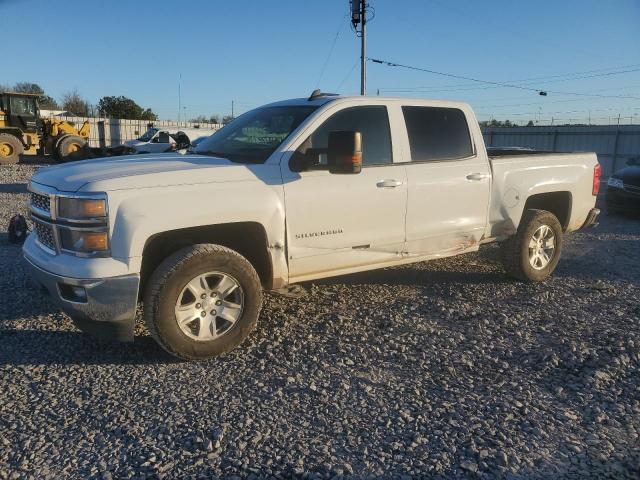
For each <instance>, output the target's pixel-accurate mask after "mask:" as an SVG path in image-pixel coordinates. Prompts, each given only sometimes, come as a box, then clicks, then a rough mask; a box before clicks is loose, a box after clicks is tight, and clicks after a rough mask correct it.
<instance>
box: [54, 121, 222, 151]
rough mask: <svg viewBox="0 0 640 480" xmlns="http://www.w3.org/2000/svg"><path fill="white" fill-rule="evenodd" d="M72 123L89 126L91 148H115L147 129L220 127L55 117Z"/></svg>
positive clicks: (217, 127)
mask: <svg viewBox="0 0 640 480" xmlns="http://www.w3.org/2000/svg"><path fill="white" fill-rule="evenodd" d="M56 118H57V119H60V120H66V121H68V122H71V123H73V124H74V125H75V126H76V128H80V127H81V126H82V124H83V123H84V122H85V121H88V122H89V124H90V125H91V131H90V133H89V145H90V146H91V147H115V146H116V145H121V144H122V143H124V142H126V141H127V140H133V139H135V138H138V137H139V136H140V135H142V134H143V133H144V132H146V131H147V130H148V129H149V127H156V128H163V127H169V128H203V129H211V130H218V129H219V128H221V127H222V125H220V124H217V123H193V122H174V121H168V120H162V121H158V120H156V121H150V120H125V119H119V118H95V117H56Z"/></svg>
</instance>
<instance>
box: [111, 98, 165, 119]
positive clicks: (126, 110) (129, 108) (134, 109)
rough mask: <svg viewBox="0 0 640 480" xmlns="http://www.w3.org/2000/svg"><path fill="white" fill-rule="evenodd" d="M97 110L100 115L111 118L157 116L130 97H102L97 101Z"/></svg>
mask: <svg viewBox="0 0 640 480" xmlns="http://www.w3.org/2000/svg"><path fill="white" fill-rule="evenodd" d="M98 111H99V112H100V114H102V115H106V116H108V117H113V118H128V119H131V120H157V119H158V116H157V115H156V114H155V113H153V112H152V111H151V109H150V108H147V109H143V108H142V107H141V106H140V105H138V104H137V103H136V102H134V101H133V100H131V99H130V98H127V97H123V96H119V97H113V96H112V97H102V98H101V99H100V101H99V102H98Z"/></svg>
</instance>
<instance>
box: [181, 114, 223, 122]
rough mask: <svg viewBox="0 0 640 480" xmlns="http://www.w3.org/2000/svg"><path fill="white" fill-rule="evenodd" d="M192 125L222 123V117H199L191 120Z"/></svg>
mask: <svg viewBox="0 0 640 480" xmlns="http://www.w3.org/2000/svg"><path fill="white" fill-rule="evenodd" d="M189 121H190V122H192V123H220V117H218V116H217V115H211V116H210V117H208V118H207V116H206V115H198V116H197V117H195V118H192V119H191V120H189Z"/></svg>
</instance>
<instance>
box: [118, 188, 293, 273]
mask: <svg viewBox="0 0 640 480" xmlns="http://www.w3.org/2000/svg"><path fill="white" fill-rule="evenodd" d="M108 195H109V210H110V221H111V223H112V225H111V232H112V234H111V252H112V256H113V257H116V258H122V259H128V262H129V263H130V268H131V270H132V271H135V272H139V271H140V267H141V259H142V253H143V250H144V246H145V244H146V242H147V240H148V239H150V238H151V237H153V236H154V235H157V234H159V233H163V232H167V231H171V230H179V229H184V228H191V227H201V226H210V225H220V224H228V223H237V222H255V223H259V224H261V225H262V226H263V227H264V229H265V232H266V234H267V241H268V245H269V247H275V248H269V251H270V254H271V256H272V258H271V260H272V264H273V270H274V275H279V278H287V277H286V275H283V271H282V270H283V269H284V270H286V256H285V254H284V248H277V246H284V244H285V222H284V218H285V211H284V202H283V190H282V185H277V184H273V185H269V184H266V183H264V182H262V181H259V180H255V181H253V180H248V181H242V182H226V183H225V182H220V183H208V184H195V185H176V186H168V187H157V188H144V189H139V190H124V191H114V192H109V194H108Z"/></svg>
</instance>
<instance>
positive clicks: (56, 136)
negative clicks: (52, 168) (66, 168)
mask: <svg viewBox="0 0 640 480" xmlns="http://www.w3.org/2000/svg"><path fill="white" fill-rule="evenodd" d="M90 128H91V127H90V125H89V122H84V123H83V124H82V127H81V128H80V129H79V130H78V129H76V128H75V126H74V125H73V124H72V123H71V122H67V121H64V120H56V119H53V118H40V108H39V106H38V95H32V94H27V93H11V92H4V93H0V165H8V164H11V163H18V161H19V159H20V155H36V154H40V155H54V156H55V158H56V160H58V161H62V162H64V161H66V160H68V159H71V158H73V157H74V154H75V153H76V152H78V151H80V150H83V149H84V148H85V145H86V144H87V141H88V139H89V130H90Z"/></svg>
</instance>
